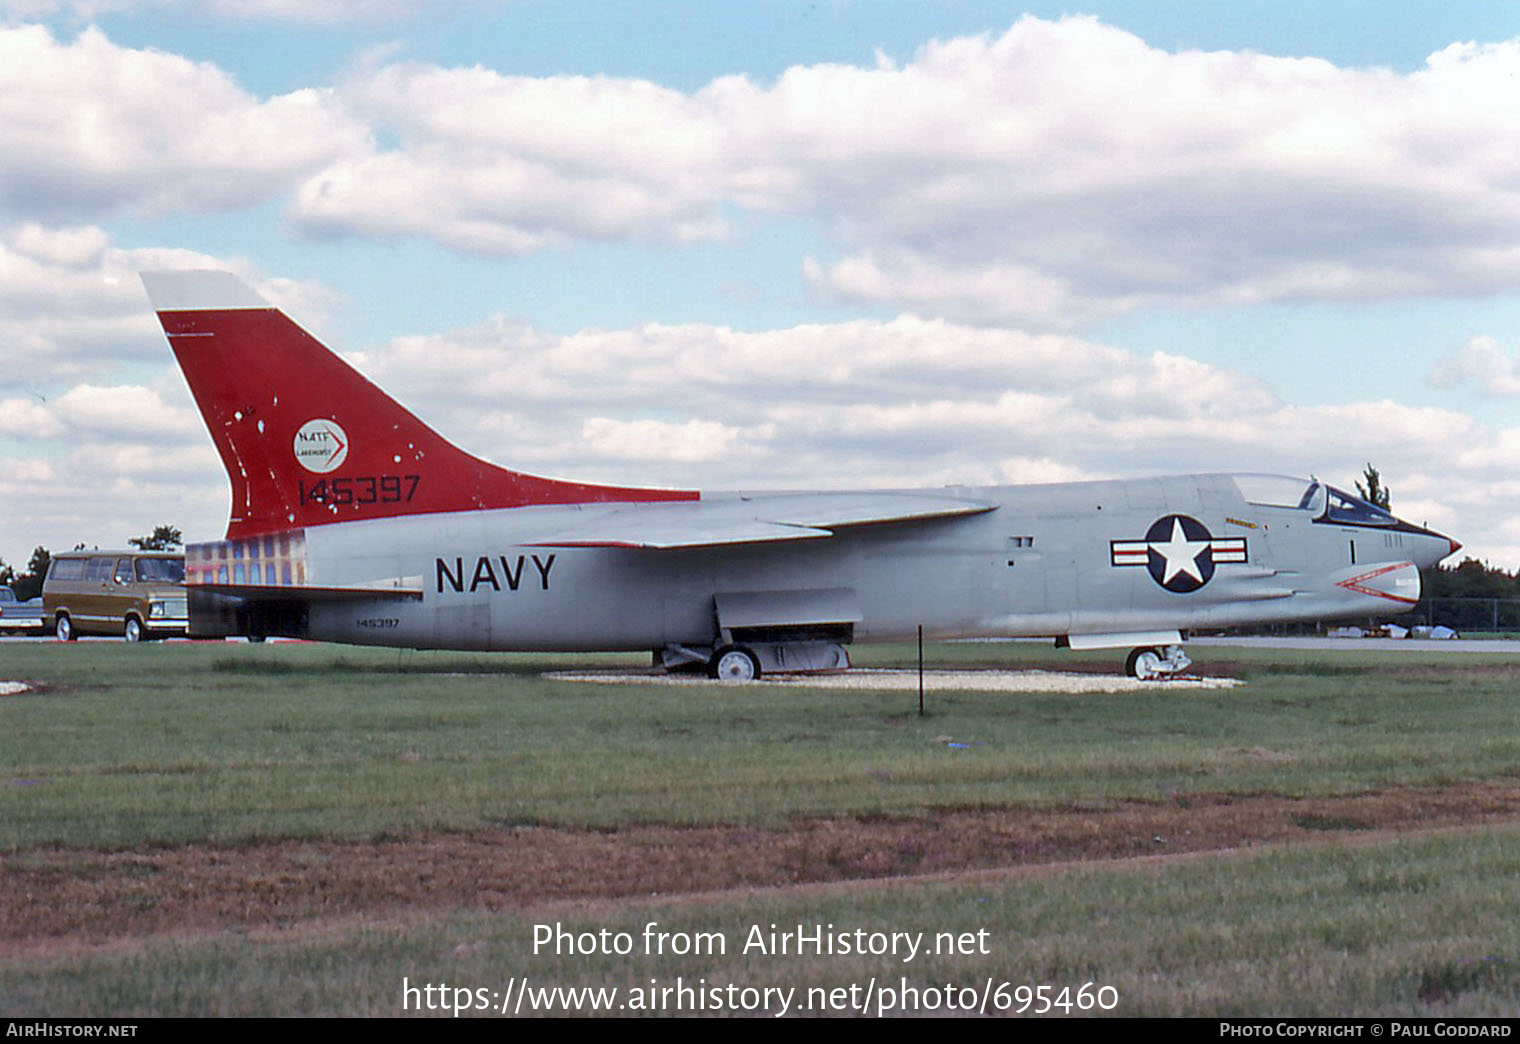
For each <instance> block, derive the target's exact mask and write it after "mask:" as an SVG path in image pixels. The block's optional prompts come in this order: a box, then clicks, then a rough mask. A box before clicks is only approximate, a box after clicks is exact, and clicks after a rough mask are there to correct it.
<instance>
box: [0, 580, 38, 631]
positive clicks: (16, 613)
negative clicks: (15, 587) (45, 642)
mask: <svg viewBox="0 0 1520 1044" xmlns="http://www.w3.org/2000/svg"><path fill="white" fill-rule="evenodd" d="M41 633H42V599H41V598H29V599H27V600H25V601H22V600H21V599H20V598H17V597H16V592H15V591H12V590H11V589H10V588H9V587H4V586H0V634H41Z"/></svg>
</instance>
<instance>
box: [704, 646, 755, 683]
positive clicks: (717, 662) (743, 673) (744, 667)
mask: <svg viewBox="0 0 1520 1044" xmlns="http://www.w3.org/2000/svg"><path fill="white" fill-rule="evenodd" d="M707 672H708V673H709V674H711V675H712V676H713V677H714V678H716V679H718V680H719V681H731V682H747V681H754V680H755V679H756V678H758V677H760V661H759V660H758V659H757V658H756V657H755V654H754V653H752V652H750V651H749V650H748V649H746V648H744V647H743V646H740V645H729V646H725V647H724V648H722V649H719V650H718V651H717V652H715V653H713V658H712V663H710V664H709V665H708V668H707Z"/></svg>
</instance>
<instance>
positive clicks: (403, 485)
mask: <svg viewBox="0 0 1520 1044" xmlns="http://www.w3.org/2000/svg"><path fill="white" fill-rule="evenodd" d="M421 478H422V476H420V475H354V476H350V477H347V478H335V479H319V480H318V481H316V482H313V483H311V484H310V485H307V484H306V480H305V479H302V480H301V503H303V504H312V503H318V504H404V503H406V502H407V501H409V500H411V499H412V496H413V494H415V493H416V492H417V483H418V482H420V481H421Z"/></svg>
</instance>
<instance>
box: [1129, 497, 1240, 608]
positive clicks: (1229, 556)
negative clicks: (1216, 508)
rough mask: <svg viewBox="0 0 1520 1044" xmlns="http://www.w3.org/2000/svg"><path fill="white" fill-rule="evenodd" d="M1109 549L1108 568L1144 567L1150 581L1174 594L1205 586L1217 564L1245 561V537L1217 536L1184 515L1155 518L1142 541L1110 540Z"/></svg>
mask: <svg viewBox="0 0 1520 1044" xmlns="http://www.w3.org/2000/svg"><path fill="white" fill-rule="evenodd" d="M1108 548H1109V551H1108V553H1109V563H1110V564H1111V565H1115V566H1145V567H1146V568H1147V569H1148V570H1149V571H1150V574H1151V579H1152V580H1155V581H1156V583H1158V584H1160V585H1161V586H1162V587H1164V588H1166V589H1167V590H1168V591H1174V592H1176V593H1177V594H1187V593H1188V592H1189V591H1196V590H1198V589H1199V588H1200V587H1202V586H1203V585H1204V584H1206V583H1208V582H1209V580H1210V579H1211V578H1212V577H1213V576H1214V567H1215V566H1217V565H1223V564H1229V563H1243V562H1245V561H1246V538H1245V537H1216V536H1214V535H1212V534H1211V533H1210V532H1209V530H1208V527H1207V526H1205V525H1204V524H1203V523H1202V522H1200V521H1198V520H1197V519H1196V518H1191V517H1189V516H1187V515H1167V516H1165V517H1164V518H1158V519H1157V520H1156V521H1154V522H1152V523H1151V527H1150V528H1149V529H1148V530H1146V531H1145V538H1144V539H1143V540H1110V541H1109V542H1108Z"/></svg>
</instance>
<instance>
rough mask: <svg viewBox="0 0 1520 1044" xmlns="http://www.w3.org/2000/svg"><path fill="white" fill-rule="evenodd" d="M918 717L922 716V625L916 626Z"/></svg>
mask: <svg viewBox="0 0 1520 1044" xmlns="http://www.w3.org/2000/svg"><path fill="white" fill-rule="evenodd" d="M918 716H919V717H920V718H922V717H923V716H924V625H923V624H919V625H918Z"/></svg>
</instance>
